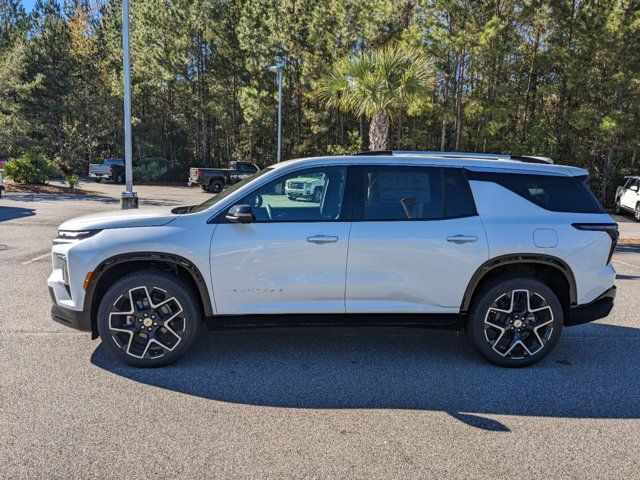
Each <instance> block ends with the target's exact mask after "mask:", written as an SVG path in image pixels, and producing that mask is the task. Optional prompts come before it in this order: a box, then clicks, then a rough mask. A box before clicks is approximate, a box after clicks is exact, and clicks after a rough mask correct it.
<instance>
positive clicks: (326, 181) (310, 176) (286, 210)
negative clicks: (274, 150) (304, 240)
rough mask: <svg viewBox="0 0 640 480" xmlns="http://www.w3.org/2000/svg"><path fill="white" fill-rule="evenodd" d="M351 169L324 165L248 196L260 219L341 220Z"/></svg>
mask: <svg viewBox="0 0 640 480" xmlns="http://www.w3.org/2000/svg"><path fill="white" fill-rule="evenodd" d="M346 177H347V169H346V168H345V167H320V168H313V169H307V170H301V171H298V172H295V173H290V174H288V175H285V176H284V177H280V178H278V179H276V180H274V181H272V182H270V183H268V184H267V185H264V186H262V187H260V188H259V189H257V190H256V191H254V192H252V193H251V194H249V195H247V196H246V197H245V198H243V199H242V200H241V201H240V202H238V204H246V205H251V206H252V208H253V214H254V215H255V217H256V222H295V221H327V220H337V219H338V218H339V216H340V210H341V208H342V200H343V198H344V189H345V181H346Z"/></svg>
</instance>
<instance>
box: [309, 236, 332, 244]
mask: <svg viewBox="0 0 640 480" xmlns="http://www.w3.org/2000/svg"><path fill="white" fill-rule="evenodd" d="M337 241H338V237H332V236H328V235H314V236H313V237H307V242H309V243H316V244H320V243H336V242H337Z"/></svg>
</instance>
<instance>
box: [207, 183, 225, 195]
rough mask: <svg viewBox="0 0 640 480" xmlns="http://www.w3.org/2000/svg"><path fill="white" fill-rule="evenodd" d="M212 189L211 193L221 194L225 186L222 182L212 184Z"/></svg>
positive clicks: (210, 189)
mask: <svg viewBox="0 0 640 480" xmlns="http://www.w3.org/2000/svg"><path fill="white" fill-rule="evenodd" d="M210 185H211V186H210V188H209V191H210V192H211V193H220V192H221V191H222V189H223V185H222V183H220V182H213V183H212V184H210Z"/></svg>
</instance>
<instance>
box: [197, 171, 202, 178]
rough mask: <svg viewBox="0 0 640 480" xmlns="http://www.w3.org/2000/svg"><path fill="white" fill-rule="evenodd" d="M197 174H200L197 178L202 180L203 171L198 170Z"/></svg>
mask: <svg viewBox="0 0 640 480" xmlns="http://www.w3.org/2000/svg"><path fill="white" fill-rule="evenodd" d="M197 172H198V173H196V176H197V177H198V178H202V170H200V169H198V170H197Z"/></svg>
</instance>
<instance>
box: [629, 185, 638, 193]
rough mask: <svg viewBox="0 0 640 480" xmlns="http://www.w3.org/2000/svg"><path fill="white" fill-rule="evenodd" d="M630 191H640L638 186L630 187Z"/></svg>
mask: <svg viewBox="0 0 640 480" xmlns="http://www.w3.org/2000/svg"><path fill="white" fill-rule="evenodd" d="M629 190H633V191H634V192H637V191H638V186H637V185H631V186H630V187H629Z"/></svg>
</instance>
